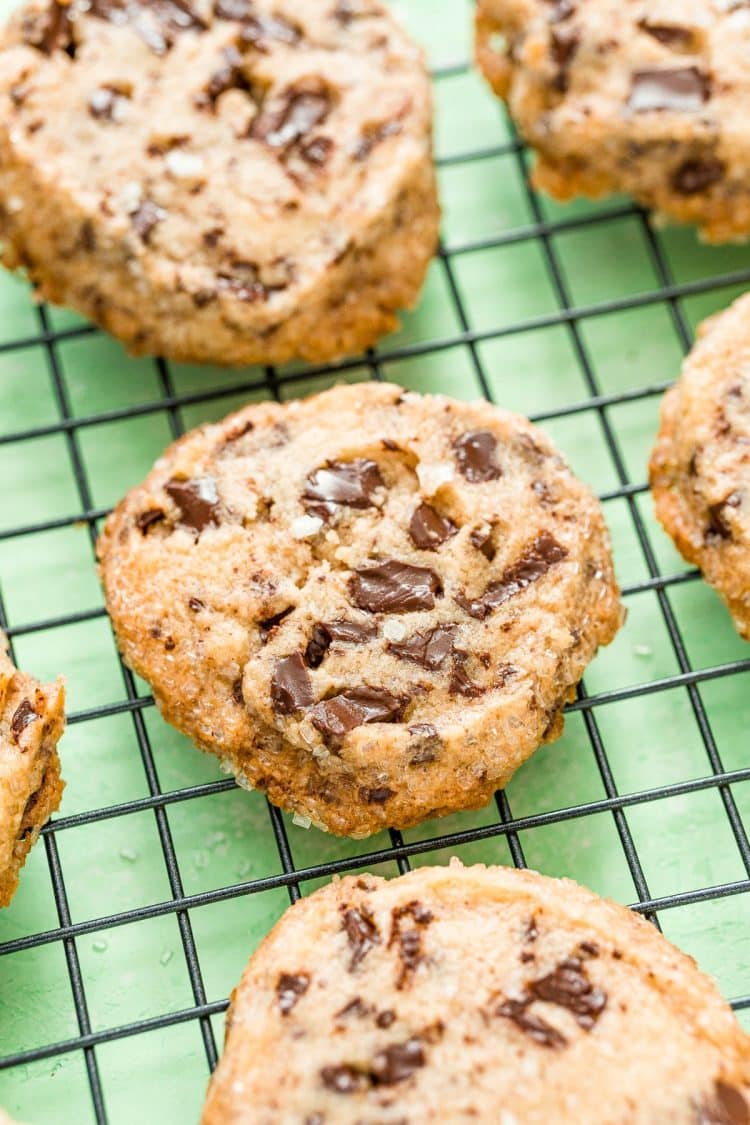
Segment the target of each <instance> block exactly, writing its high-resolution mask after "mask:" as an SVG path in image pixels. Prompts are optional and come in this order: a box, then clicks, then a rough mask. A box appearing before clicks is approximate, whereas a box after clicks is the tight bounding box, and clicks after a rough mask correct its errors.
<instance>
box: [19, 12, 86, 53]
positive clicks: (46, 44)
mask: <svg viewBox="0 0 750 1125" xmlns="http://www.w3.org/2000/svg"><path fill="white" fill-rule="evenodd" d="M26 42H27V43H28V44H29V46H31V47H36V49H37V50H38V51H42V52H43V53H44V54H45V55H51V54H52V52H53V51H58V50H67V51H68V53H69V54H70V55H71V57H72V56H74V55H75V44H74V43H73V23H72V21H71V19H70V7H69V5H68V4H60V3H58V2H57V0H52V3H51V4H50V6H49V7H48V8H47V11H46V12H45V13H44V17H43V20H42V21H41V22H39V21H36V20H35V21H33V24H32V26H31V28H30V29H29V31H28V33H27V37H26Z"/></svg>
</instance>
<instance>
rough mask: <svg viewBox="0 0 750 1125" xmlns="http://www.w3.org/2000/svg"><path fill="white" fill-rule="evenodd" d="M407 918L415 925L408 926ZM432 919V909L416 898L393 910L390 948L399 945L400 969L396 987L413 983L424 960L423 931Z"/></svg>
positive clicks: (389, 939) (399, 987) (389, 940)
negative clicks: (416, 972) (418, 967)
mask: <svg viewBox="0 0 750 1125" xmlns="http://www.w3.org/2000/svg"><path fill="white" fill-rule="evenodd" d="M407 919H411V920H412V921H413V922H414V925H413V926H409V927H408V928H406V920H407ZM432 919H433V914H432V911H430V910H428V909H427V908H426V907H424V906H423V905H422V903H421V902H417V901H416V900H414V901H413V902H409V903H407V904H406V906H399V907H397V908H396V909H395V910H394V911H393V915H392V922H391V935H390V937H389V938H388V948H389V949H390V948H391V946H392V945H397V947H398V954H399V959H400V969H399V973H398V977H397V978H396V988H398V989H399V990H400V989H402V988H404V987H405V986H406V985H407V984H410V983H411V978H412V977H413V975H414V973H415V971H416V969H417V966H418V965H419V964H420V962H421V961H422V960H423V952H422V931H423V930H424V929H425V928H426V927H427V926H429V924H430V922H431V921H432Z"/></svg>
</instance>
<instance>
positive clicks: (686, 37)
mask: <svg viewBox="0 0 750 1125" xmlns="http://www.w3.org/2000/svg"><path fill="white" fill-rule="evenodd" d="M638 26H639V28H640V29H641V31H645V32H646V34H647V35H650V36H651V37H652V38H653V39H657V40H658V41H659V43H663V44H664V45H665V46H666V47H683V48H685V47H689V46H690V45H691V43H692V42H693V33H692V31H691V30H690V28H688V27H680V26H679V25H678V24H676V23H655V22H652V21H651V20H650V19H648V17H646V18H645V19H642V20H639V21H638Z"/></svg>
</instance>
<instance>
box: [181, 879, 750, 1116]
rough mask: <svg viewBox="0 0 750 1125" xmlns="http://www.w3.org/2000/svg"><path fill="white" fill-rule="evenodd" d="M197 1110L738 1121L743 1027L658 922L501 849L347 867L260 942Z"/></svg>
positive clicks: (747, 1098)
mask: <svg viewBox="0 0 750 1125" xmlns="http://www.w3.org/2000/svg"><path fill="white" fill-rule="evenodd" d="M201 1120H202V1125H241V1123H246V1125H250V1123H251V1122H252V1125H275V1123H276V1122H281V1121H283V1122H285V1123H286V1125H311V1123H316V1125H320V1123H323V1125H350V1123H352V1122H378V1123H379V1125H397V1123H398V1125H401V1123H404V1122H408V1123H410V1125H411V1123H413V1125H417V1123H419V1125H421V1123H423V1122H441V1123H442V1122H445V1123H448V1122H451V1123H453V1122H460V1121H461V1122H462V1121H467V1122H468V1121H475V1122H479V1123H483V1125H542V1123H544V1125H547V1123H549V1125H551V1123H553V1122H554V1125H664V1122H667V1121H669V1122H674V1125H701V1123H702V1125H708V1123H709V1122H713V1123H715V1125H718V1123H723V1125H748V1123H749V1122H750V1038H749V1037H748V1036H747V1035H746V1034H745V1033H744V1032H743V1031H742V1029H741V1028H740V1026H739V1025H738V1024H737V1022H736V1021H735V1018H734V1016H733V1015H732V1012H731V1010H730V1009H729V1007H728V1006H727V1005H726V1004H725V1003H724V1001H723V1000H722V999H721V997H720V996H719V994H718V992H717V991H716V988H715V987H714V985H713V984H712V983H711V982H710V981H709V980H708V978H707V977H705V976H703V974H702V973H701V972H700V971H699V970H698V968H697V967H696V964H695V962H694V961H693V960H692V958H690V957H686V956H685V955H684V954H683V953H680V952H679V950H677V949H675V948H674V946H672V945H670V943H669V942H668V941H666V939H665V938H663V937H662V936H661V935H660V934H659V933H658V931H657V930H656V929H654V927H653V926H651V924H650V923H649V922H646V921H644V920H643V919H642V918H640V917H638V916H636V915H634V914H632V913H631V912H630V911H629V910H626V909H625V907H623V906H618V905H616V904H615V903H613V902H606V901H604V900H603V899H600V898H598V897H597V896H596V895H594V894H592V893H591V892H590V891H587V890H584V889H583V888H582V887H579V886H577V885H576V884H575V883H572V882H570V881H569V880H560V879H548V878H544V877H543V876H541V875H537V874H535V873H533V872H529V871H523V872H521V871H513V870H509V869H507V868H502V867H494V868H493V867H481V866H477V867H469V868H464V867H462V866H461V864H460V863H458V862H457V861H456V860H454V861H453V862H452V863H451V865H450V867H425V868H421V869H420V870H418V871H414V872H411V873H410V874H408V875H404V876H402V877H401V878H399V879H394V880H392V881H390V882H387V881H386V880H384V879H378V878H374V877H372V876H370V875H365V876H362V877H360V878H346V879H342V880H340V881H339V882H335V883H332V884H330V885H329V886H327V887H324V888H323V889H322V890H319V891H317V892H316V893H315V894H313V895H311V896H310V897H309V898H304V899H301V900H300V901H299V902H298V903H297V904H296V905H295V906H293V907H291V909H290V910H288V911H287V913H286V914H285V915H284V917H283V918H282V919H281V921H280V922H279V923H278V924H277V925H276V927H275V928H274V929H273V931H272V932H271V934H270V935H269V936H268V937H267V938H266V940H265V942H264V943H263V944H262V945H261V947H260V949H259V950H258V952H257V953H256V954H255V955H254V956H253V958H252V959H251V961H250V964H249V965H248V967H247V969H246V970H245V974H244V976H243V978H242V981H241V983H240V985H239V988H238V989H237V991H236V992H235V993H234V996H233V999H232V1004H231V1007H230V1009H229V1013H228V1016H227V1039H226V1046H225V1050H224V1057H223V1058H222V1060H221V1062H220V1063H219V1067H218V1070H217V1071H216V1073H215V1074H214V1077H213V1079H212V1081H211V1084H210V1086H209V1091H208V1098H207V1101H206V1105H205V1108H204V1111H203V1117H202V1119H201Z"/></svg>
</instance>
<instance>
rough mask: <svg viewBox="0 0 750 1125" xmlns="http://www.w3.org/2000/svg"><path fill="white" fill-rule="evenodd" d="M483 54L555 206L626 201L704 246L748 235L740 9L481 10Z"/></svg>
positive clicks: (504, 5) (748, 83)
mask: <svg viewBox="0 0 750 1125" xmlns="http://www.w3.org/2000/svg"><path fill="white" fill-rule="evenodd" d="M476 45H477V46H476V50H477V59H478V61H479V65H480V67H481V68H482V70H483V71H484V74H485V76H486V77H487V79H488V81H489V82H490V84H491V85H492V87H493V89H494V90H495V91H496V93H498V94H499V95H500V96H501V97H503V98H504V99H505V100H506V101H507V103H508V108H509V110H510V113H511V115H512V116H513V118H514V120H515V121H516V123H517V124H518V126H519V128H520V130H521V132H522V133H523V135H524V137H525V138H526V140H527V141H528V143H529V144H530V145H531V146H532V147H533V148H534V149H536V151H537V154H538V162H537V165H536V168H535V172H534V179H535V182H536V184H537V185H538V186H539V187H541V188H543V189H544V190H545V191H548V192H549V193H550V194H551V195H553V196H554V197H555V198H557V199H560V200H567V199H570V198H571V197H573V196H575V195H586V196H590V197H592V198H598V197H600V196H603V195H606V194H609V193H611V192H617V191H626V192H628V193H630V194H631V195H633V196H634V197H635V198H636V199H637V200H638V201H639V202H640V203H642V204H644V205H645V206H647V207H650V208H653V209H654V210H655V211H656V212H659V213H661V214H663V215H665V216H668V217H670V218H672V219H675V220H677V221H679V222H686V223H695V224H696V225H697V226H698V228H699V230H700V233H701V235H702V237H703V238H705V239H706V241H709V242H725V241H738V240H744V239H746V238H747V237H748V234H750V190H749V189H748V174H747V170H748V167H749V166H750V135H748V132H747V128H746V120H745V117H746V114H745V107H746V105H747V99H748V96H749V95H750V70H748V67H747V62H746V60H747V53H748V50H750V19H748V13H747V10H746V9H745V8H744V6H743V5H740V4H737V5H734V4H721V5H720V4H713V3H708V2H707V0H689V2H686V3H683V4H679V5H677V4H674V3H668V2H666V0H665V2H663V3H658V4H656V5H653V4H647V3H645V2H644V3H638V2H637V0H634V2H631V3H627V4H623V3H620V2H619V0H560V2H555V3H551V2H549V0H480V2H479V4H478V7H477V22H476Z"/></svg>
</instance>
